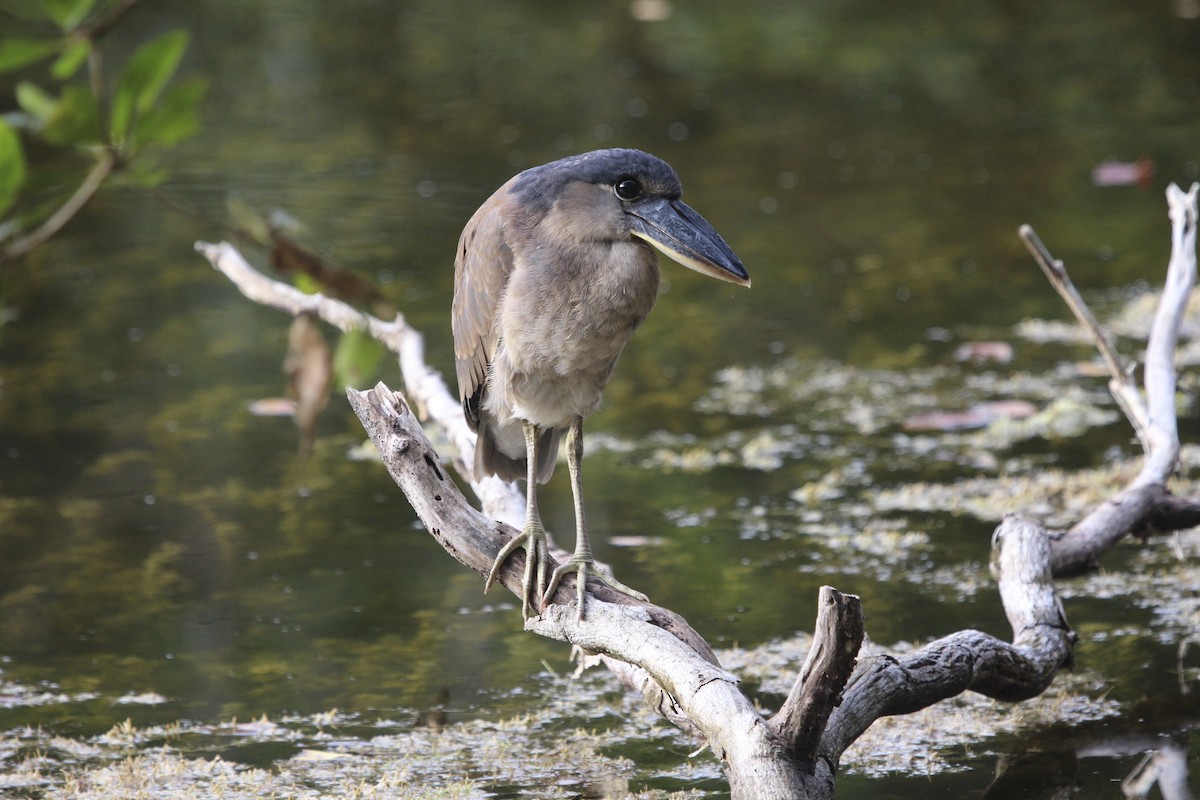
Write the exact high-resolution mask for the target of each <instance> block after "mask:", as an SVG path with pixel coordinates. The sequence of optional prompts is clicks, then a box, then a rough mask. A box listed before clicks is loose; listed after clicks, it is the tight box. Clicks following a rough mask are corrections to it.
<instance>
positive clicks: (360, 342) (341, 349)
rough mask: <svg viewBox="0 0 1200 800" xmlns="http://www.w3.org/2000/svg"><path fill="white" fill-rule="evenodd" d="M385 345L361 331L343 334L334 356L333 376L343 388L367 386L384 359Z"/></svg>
mask: <svg viewBox="0 0 1200 800" xmlns="http://www.w3.org/2000/svg"><path fill="white" fill-rule="evenodd" d="M385 352H386V351H385V350H384V347H383V345H381V344H380V343H379V342H377V341H375V340H374V339H372V338H371V337H370V336H369V335H368V334H366V333H364V332H363V331H360V330H352V331H348V332H347V333H344V334H342V338H341V339H339V340H338V345H337V350H336V351H335V352H334V354H333V374H334V376H335V377H336V378H337V382H338V384H339V385H340V386H343V387H361V386H366V385H367V384H368V383H369V382H370V380H371V378H372V377H374V375H375V372H376V370H377V369H378V368H379V363H380V361H381V360H382V359H383V355H384V353H385Z"/></svg>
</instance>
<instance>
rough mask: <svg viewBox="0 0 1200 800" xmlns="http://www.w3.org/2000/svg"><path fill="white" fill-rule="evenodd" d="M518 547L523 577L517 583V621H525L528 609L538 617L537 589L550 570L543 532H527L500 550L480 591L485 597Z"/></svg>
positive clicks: (533, 529) (532, 529)
mask: <svg viewBox="0 0 1200 800" xmlns="http://www.w3.org/2000/svg"><path fill="white" fill-rule="evenodd" d="M521 547H524V548H525V574H524V576H523V577H522V579H521V618H522V619H529V618H530V616H533V615H532V614H531V613H530V610H531V609H539V612H538V613H540V609H541V608H542V602H543V597H544V595H543V594H542V592H541V587H543V586H545V585H546V572H547V570H548V569H549V566H550V551H549V549H548V548H547V545H546V531H545V529H544V528H541V527H540V526H539V527H530V528H527V529H526V530H523V531H521V532H520V533H519V534H517V535H516V536H514V537H513V538H512V539H509V540H508V542H507V543H506V544H505V545H504V547H502V548H500V552H499V553H497V554H496V560H495V561H493V562H492V568H491V569H490V570H489V571H488V575H487V580H485V581H484V584H483V591H484V592H485V593H486V592H487V591H488V590H489V589H491V588H492V584H493V583H495V582H496V576H497V575H499V574H500V567H502V566H503V565H504V562H505V561H507V560H508V557H509V556H511V555H512V554H513V553H514V552H515V551H516V550H517V549H518V548H521Z"/></svg>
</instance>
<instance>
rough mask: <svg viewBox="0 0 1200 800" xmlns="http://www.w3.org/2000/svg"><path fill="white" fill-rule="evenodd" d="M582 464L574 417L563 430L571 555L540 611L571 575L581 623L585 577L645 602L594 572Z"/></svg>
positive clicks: (556, 573) (580, 421)
mask: <svg viewBox="0 0 1200 800" xmlns="http://www.w3.org/2000/svg"><path fill="white" fill-rule="evenodd" d="M582 462H583V417H576V418H575V419H574V421H573V422H572V423H571V427H570V428H568V429H567V468H568V469H569V470H570V472H571V494H572V495H573V496H574V497H575V553H574V555H572V556H571V560H570V561H568V562H567V563H565V564H562V565H561V566H559V568H558V569H556V570H554V574H553V575H552V576H551V577H550V585H549V586H548V587H547V588H546V594H545V595H543V600H542V605H543V607H544V606H545V605H546V604H547V603H549V602H550V599H551V598H553V597H554V592H555V590H556V589H557V588H558V582H559V581H560V580H562V576H563V575H565V574H567V573H568V572H574V573H575V588H576V592H577V593H578V601H579V604H578V606H577V608H578V614H577V620H578V621H579V622H583V608H584V597H585V596H586V595H585V591H586V589H587V579H588V577H593V578H596V579H597V580H599V581H600V582H601V583H604V584H606V585H608V586H610V587H612V588H613V589H616V590H617V591H618V592H621V593H622V594H627V595H629V596H630V597H636V598H637V599H639V600H646V599H647V597H646V595H644V594H642V593H641V592H639V591H638V590H636V589H631V588H629V587H628V586H626V585H625V584H623V583H621V582H620V581H619V580H617V579H616V578H613V577H611V576H609V575H607V574H605V573H603V572H599V571H597V570H596V561H595V559H593V558H592V545H591V542H589V541H588V532H587V518H586V517H585V515H584V511H583V474H582V473H581V472H580V469H581V467H582Z"/></svg>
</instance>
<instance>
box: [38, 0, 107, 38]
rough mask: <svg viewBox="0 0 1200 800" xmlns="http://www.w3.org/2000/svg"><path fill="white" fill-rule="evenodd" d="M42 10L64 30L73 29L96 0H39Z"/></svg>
mask: <svg viewBox="0 0 1200 800" xmlns="http://www.w3.org/2000/svg"><path fill="white" fill-rule="evenodd" d="M40 4H41V7H42V10H43V11H45V12H46V15H47V16H48V17H50V19H52V20H54V21H55V22H56V23H57V24H58V27H60V28H62V29H63V30H64V31H71V30H74V29H75V28H76V27H77V26H78V25H79V23H81V22H83V20H84V17H86V16H87V15H88V12H90V11H91V10H92V6H94V5H96V0H40Z"/></svg>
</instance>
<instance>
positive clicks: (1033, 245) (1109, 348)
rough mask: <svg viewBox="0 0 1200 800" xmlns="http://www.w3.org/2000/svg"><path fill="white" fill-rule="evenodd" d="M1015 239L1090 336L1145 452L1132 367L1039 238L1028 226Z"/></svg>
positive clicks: (1142, 409)
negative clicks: (1018, 239)
mask: <svg viewBox="0 0 1200 800" xmlns="http://www.w3.org/2000/svg"><path fill="white" fill-rule="evenodd" d="M1017 235H1018V236H1020V237H1021V241H1023V242H1024V243H1025V247H1026V248H1028V249H1029V252H1030V253H1031V254H1032V255H1033V260H1034V261H1036V262H1037V264H1038V266H1039V267H1041V268H1042V272H1043V273H1045V275H1046V279H1047V280H1048V281H1050V285H1051V286H1053V287H1054V290H1055V291H1056V292H1058V294H1059V296H1060V297H1062V299H1063V300H1064V301H1066V304H1067V307H1068V308H1070V309H1071V313H1073V314H1074V315H1075V319H1077V320H1079V322H1080V324H1082V325H1083V327H1084V329H1086V330H1087V332H1088V334H1090V335H1091V337H1092V341H1093V342H1095V344H1096V348H1097V349H1098V350H1099V351H1100V356H1101V357H1102V358H1103V359H1104V364H1105V366H1107V367H1108V373H1109V375H1110V378H1109V381H1108V388H1109V391H1110V392H1112V396H1113V398H1114V399H1115V400H1116V401H1117V404H1118V405H1119V406H1120V407H1121V410H1122V411H1123V412H1124V414H1125V417H1126V418H1127V419H1128V420H1129V422H1130V424H1131V425H1133V429H1134V431H1135V432H1136V433H1137V435H1138V439H1139V440H1140V441H1141V443H1142V447H1143V448H1144V449H1147V450H1148V449H1149V441H1148V439H1147V436H1148V435H1149V434H1148V429H1149V427H1150V421H1149V415H1148V413H1147V411H1146V405H1145V403H1144V402H1142V397H1141V394H1140V393H1139V392H1138V388H1137V384H1136V383H1135V382H1134V380H1133V377H1132V372H1133V369H1132V366H1129V367H1127V366H1125V365H1124V364H1123V363H1122V361H1121V356H1120V355H1119V354H1118V353H1117V349H1116V347H1115V346H1113V343H1112V340H1111V339H1110V338H1109V337H1108V333H1107V332H1106V331H1105V330H1104V328H1102V327H1101V326H1100V323H1099V321H1098V320H1097V319H1096V315H1095V314H1093V313H1092V309H1091V308H1089V307H1088V304H1087V303H1086V302H1084V299H1083V297H1082V296H1081V295H1080V294H1079V290H1078V289H1076V288H1075V284H1074V283H1072V282H1071V276H1070V275H1068V274H1067V268H1066V265H1065V264H1063V262H1062V261H1060V260H1059V259H1057V258H1055V257H1054V256H1052V255H1050V251H1049V250H1048V249H1047V248H1046V245H1044V244H1043V243H1042V240H1041V238H1040V237H1039V236H1038V235H1037V232H1036V231H1034V229H1033V228H1032V227H1031V226H1029V225H1022V226H1021V227H1020V229H1019V230H1018V231H1017Z"/></svg>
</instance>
